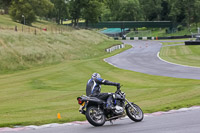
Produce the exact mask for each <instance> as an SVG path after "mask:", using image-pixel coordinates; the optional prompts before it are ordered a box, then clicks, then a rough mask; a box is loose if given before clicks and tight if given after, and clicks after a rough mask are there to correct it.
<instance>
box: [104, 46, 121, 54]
mask: <svg viewBox="0 0 200 133" xmlns="http://www.w3.org/2000/svg"><path fill="white" fill-rule="evenodd" d="M121 48H125V44H120V45H115V46H112V47H110V48H107V49H106V52H108V53H111V52H112V51H115V50H116V49H121Z"/></svg>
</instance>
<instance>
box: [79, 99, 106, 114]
mask: <svg viewBox="0 0 200 133" xmlns="http://www.w3.org/2000/svg"><path fill="white" fill-rule="evenodd" d="M79 98H81V99H82V101H83V102H85V105H84V106H83V107H81V108H80V109H79V112H80V113H82V114H84V115H85V112H86V111H85V110H84V109H85V108H88V107H89V106H98V105H101V106H102V105H104V104H105V102H104V101H102V100H101V99H98V98H96V97H87V96H81V97H79Z"/></svg>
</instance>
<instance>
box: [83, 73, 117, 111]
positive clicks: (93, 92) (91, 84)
mask: <svg viewBox="0 0 200 133" xmlns="http://www.w3.org/2000/svg"><path fill="white" fill-rule="evenodd" d="M101 84H103V85H113V86H117V89H119V88H120V83H114V82H110V81H108V80H104V79H102V78H101V76H100V74H98V73H93V74H92V77H91V79H89V80H88V83H87V86H86V95H87V96H92V97H97V98H99V99H102V100H106V99H107V106H106V107H107V109H114V107H113V104H112V95H113V93H100V92H101Z"/></svg>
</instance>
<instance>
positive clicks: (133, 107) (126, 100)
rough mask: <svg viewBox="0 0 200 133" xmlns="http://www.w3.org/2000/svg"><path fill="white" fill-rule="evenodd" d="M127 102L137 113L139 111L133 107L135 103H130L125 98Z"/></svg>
mask: <svg viewBox="0 0 200 133" xmlns="http://www.w3.org/2000/svg"><path fill="white" fill-rule="evenodd" d="M125 101H126V102H127V103H128V104H129V105H130V106H131V107H132V108H133V109H134V110H135V111H137V109H136V108H135V107H134V106H133V105H132V104H133V103H131V102H129V101H128V100H127V99H126V98H125Z"/></svg>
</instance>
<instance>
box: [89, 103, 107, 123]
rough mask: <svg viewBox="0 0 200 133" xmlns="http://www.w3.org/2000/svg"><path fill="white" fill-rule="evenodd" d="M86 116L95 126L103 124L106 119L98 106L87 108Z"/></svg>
mask: <svg viewBox="0 0 200 133" xmlns="http://www.w3.org/2000/svg"><path fill="white" fill-rule="evenodd" d="M85 116H86V118H87V120H88V122H89V123H90V124H91V125H93V126H103V125H104V123H105V121H106V119H105V115H104V113H103V111H102V109H98V108H97V107H96V106H90V107H89V108H87V110H86V113H85Z"/></svg>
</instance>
